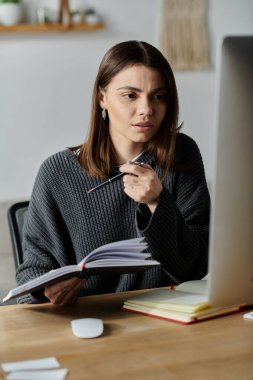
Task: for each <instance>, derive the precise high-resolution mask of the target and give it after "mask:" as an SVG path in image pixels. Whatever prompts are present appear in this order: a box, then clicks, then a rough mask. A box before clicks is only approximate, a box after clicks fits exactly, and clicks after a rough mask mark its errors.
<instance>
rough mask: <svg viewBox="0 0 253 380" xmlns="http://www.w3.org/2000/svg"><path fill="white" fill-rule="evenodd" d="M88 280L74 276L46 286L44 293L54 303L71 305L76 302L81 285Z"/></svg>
mask: <svg viewBox="0 0 253 380" xmlns="http://www.w3.org/2000/svg"><path fill="white" fill-rule="evenodd" d="M86 281H87V280H84V279H81V278H78V277H73V278H69V279H68V280H64V281H60V282H58V283H57V284H54V285H51V286H48V287H46V288H45V291H44V295H45V296H46V297H47V298H48V299H49V301H50V302H51V303H52V304H54V305H60V306H64V305H71V304H73V303H74V302H76V300H77V298H78V295H79V291H80V289H81V287H82V286H83V285H84V284H85V282H86Z"/></svg>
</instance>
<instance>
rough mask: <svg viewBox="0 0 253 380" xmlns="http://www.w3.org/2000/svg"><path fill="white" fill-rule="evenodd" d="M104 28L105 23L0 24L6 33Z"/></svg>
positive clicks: (0, 30)
mask: <svg viewBox="0 0 253 380" xmlns="http://www.w3.org/2000/svg"><path fill="white" fill-rule="evenodd" d="M104 28H105V24H103V23H97V24H87V23H86V24H85V23H81V24H72V25H64V24H17V25H13V26H3V25H0V32H1V33H3V32H6V33H41V32H47V33H57V32H81V31H86V32H93V31H97V30H101V29H104Z"/></svg>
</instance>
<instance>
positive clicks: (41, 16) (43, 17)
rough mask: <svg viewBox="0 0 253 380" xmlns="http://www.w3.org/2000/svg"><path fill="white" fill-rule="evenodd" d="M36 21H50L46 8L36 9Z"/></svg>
mask: <svg viewBox="0 0 253 380" xmlns="http://www.w3.org/2000/svg"><path fill="white" fill-rule="evenodd" d="M36 21H37V23H38V24H50V23H51V20H50V17H49V13H48V9H47V8H42V7H40V8H38V9H37V12H36Z"/></svg>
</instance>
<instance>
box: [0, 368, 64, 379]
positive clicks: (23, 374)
mask: <svg viewBox="0 0 253 380" xmlns="http://www.w3.org/2000/svg"><path fill="white" fill-rule="evenodd" d="M67 374H68V369H67V368H61V369H53V370H46V371H45V370H42V371H19V372H10V373H9V374H8V375H7V376H6V377H5V380H64V379H65V378H66V376H67Z"/></svg>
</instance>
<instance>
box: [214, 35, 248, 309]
mask: <svg viewBox="0 0 253 380" xmlns="http://www.w3.org/2000/svg"><path fill="white" fill-rule="evenodd" d="M219 50H220V54H219V58H218V76H217V91H216V92H217V93H216V95H217V96H216V154H215V157H216V164H215V167H216V169H215V179H214V184H213V187H212V194H211V198H212V214H211V231H210V247H209V279H208V299H209V302H210V304H211V305H212V306H219V305H222V306H224V305H232V304H239V303H242V304H243V303H247V304H253V36H229V37H226V38H224V39H223V41H222V43H221V46H220V49H219Z"/></svg>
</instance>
